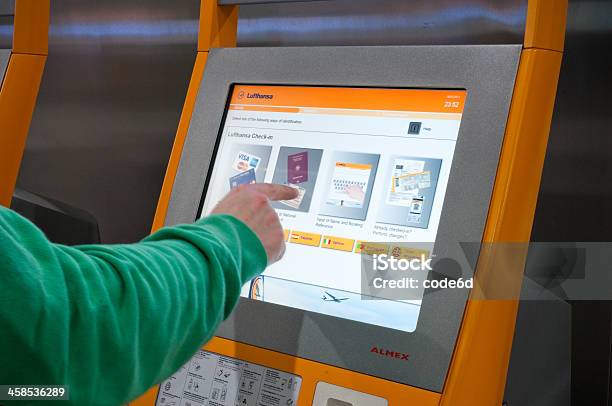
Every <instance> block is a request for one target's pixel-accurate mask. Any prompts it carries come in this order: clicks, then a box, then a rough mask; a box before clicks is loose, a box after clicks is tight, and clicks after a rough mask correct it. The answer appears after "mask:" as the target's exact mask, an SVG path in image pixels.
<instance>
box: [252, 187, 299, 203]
mask: <svg viewBox="0 0 612 406" xmlns="http://www.w3.org/2000/svg"><path fill="white" fill-rule="evenodd" d="M250 187H251V188H253V189H254V190H257V191H258V192H260V193H263V194H264V195H266V197H267V198H268V199H270V200H292V199H295V198H296V197H298V194H299V192H298V191H297V189H295V188H292V187H290V186H285V185H277V184H274V183H255V184H253V185H250Z"/></svg>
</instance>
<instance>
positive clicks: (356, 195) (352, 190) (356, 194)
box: [346, 185, 365, 203]
mask: <svg viewBox="0 0 612 406" xmlns="http://www.w3.org/2000/svg"><path fill="white" fill-rule="evenodd" d="M346 194H347V195H349V197H350V198H351V199H353V200H357V201H358V202H359V203H363V201H364V199H365V193H363V190H362V189H361V188H360V187H359V186H357V185H351V186H349V187H347V188H346Z"/></svg>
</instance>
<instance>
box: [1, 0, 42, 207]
mask: <svg viewBox="0 0 612 406" xmlns="http://www.w3.org/2000/svg"><path fill="white" fill-rule="evenodd" d="M49 8H50V0H15V1H14V2H12V1H8V2H3V6H2V9H1V10H0V13H2V14H4V15H5V17H8V18H9V20H11V19H12V22H13V24H12V28H13V30H12V39H13V40H12V49H0V79H2V80H0V83H1V84H2V87H1V88H0V204H1V205H3V206H7V207H8V206H9V205H10V202H11V198H12V196H13V190H14V188H15V183H16V181H17V174H18V173H19V166H20V164H21V157H22V155H23V150H24V148H25V142H26V138H27V134H28V129H29V127H30V120H31V118H32V113H33V112H34V106H35V105H36V97H37V95H38V89H39V86H40V81H41V79H42V74H43V70H44V66H45V61H46V55H47V48H48V30H49Z"/></svg>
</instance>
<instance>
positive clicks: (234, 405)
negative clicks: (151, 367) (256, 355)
mask: <svg viewBox="0 0 612 406" xmlns="http://www.w3.org/2000/svg"><path fill="white" fill-rule="evenodd" d="M301 384H302V378H300V377H299V376H297V375H292V374H289V373H287V372H283V371H278V370H276V369H272V368H267V367H264V366H261V365H257V364H252V363H250V362H245V361H241V360H239V359H236V358H231V357H226V356H224V355H219V354H215V353H212V352H208V351H202V350H200V351H199V352H198V353H197V354H196V355H195V356H194V357H193V358H192V359H191V360H189V362H187V363H186V364H185V365H183V366H182V367H181V369H180V370H178V371H177V372H176V373H175V374H174V375H172V376H171V377H170V378H168V379H166V380H165V381H163V382H162V383H161V384H160V387H159V391H158V393H157V402H156V403H155V405H156V406H294V405H296V404H297V399H298V395H299V393H300V386H301Z"/></svg>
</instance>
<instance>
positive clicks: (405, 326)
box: [201, 85, 467, 332]
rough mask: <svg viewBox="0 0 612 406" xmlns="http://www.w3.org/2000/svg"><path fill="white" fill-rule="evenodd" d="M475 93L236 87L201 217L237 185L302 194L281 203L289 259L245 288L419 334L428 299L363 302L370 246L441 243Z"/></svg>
mask: <svg viewBox="0 0 612 406" xmlns="http://www.w3.org/2000/svg"><path fill="white" fill-rule="evenodd" d="M466 94H467V92H466V91H464V90H423V89H382V88H342V87H300V86H246V85H235V86H233V90H232V93H231V95H230V97H231V98H230V102H229V105H228V111H227V112H226V118H225V121H224V124H223V128H222V133H221V138H220V141H219V146H218V150H217V154H216V156H215V158H214V162H213V167H212V172H211V178H210V181H209V186H208V190H207V191H206V192H205V198H204V202H203V205H202V211H201V216H205V215H207V214H208V213H210V211H211V210H212V209H213V208H214V206H215V204H216V203H217V202H218V201H219V200H220V199H221V198H222V197H223V196H224V195H225V194H226V193H228V192H229V191H230V190H231V189H232V188H234V187H236V186H238V185H243V184H249V183H256V182H271V183H279V184H285V185H289V186H291V187H293V188H295V189H297V190H298V191H299V195H298V197H297V198H295V199H293V200H291V201H281V202H274V203H273V207H274V208H275V209H276V211H277V213H278V215H279V217H280V220H281V223H282V225H283V228H284V229H285V237H286V240H287V251H286V254H285V257H284V258H283V259H282V260H281V261H280V262H278V263H276V264H274V265H272V266H270V267H269V268H268V269H267V270H266V271H265V273H264V274H263V276H261V277H258V278H256V279H255V280H254V281H252V282H251V284H250V285H248V286H245V288H244V290H243V296H245V297H249V298H251V299H254V300H263V301H266V302H270V303H275V304H279V305H283V306H290V307H294V308H299V309H303V310H307V311H311V312H316V313H323V314H327V315H330V316H335V317H341V318H345V319H350V320H354V321H358V322H363V323H368V324H374V325H378V326H381V327H386V328H392V329H396V330H402V331H408V332H411V331H414V330H415V329H416V325H417V322H418V317H419V312H420V308H421V301H420V300H405V301H392V300H382V299H381V300H364V297H363V296H362V295H361V258H360V256H361V251H362V249H363V247H364V246H365V245H364V244H366V242H367V243H372V242H379V243H380V245H379V247H383V248H382V249H383V250H384V251H385V252H387V253H392V252H393V244H394V243H406V242H415V243H416V242H418V243H423V242H430V243H432V244H433V242H435V239H436V234H437V231H438V224H439V221H440V216H441V213H442V205H443V202H444V195H445V193H446V187H447V183H448V179H449V174H450V169H451V164H452V160H453V154H454V151H455V145H456V142H457V136H458V134H459V126H460V123H461V116H462V113H463V107H464V103H465V98H466ZM369 299H372V298H369Z"/></svg>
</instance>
